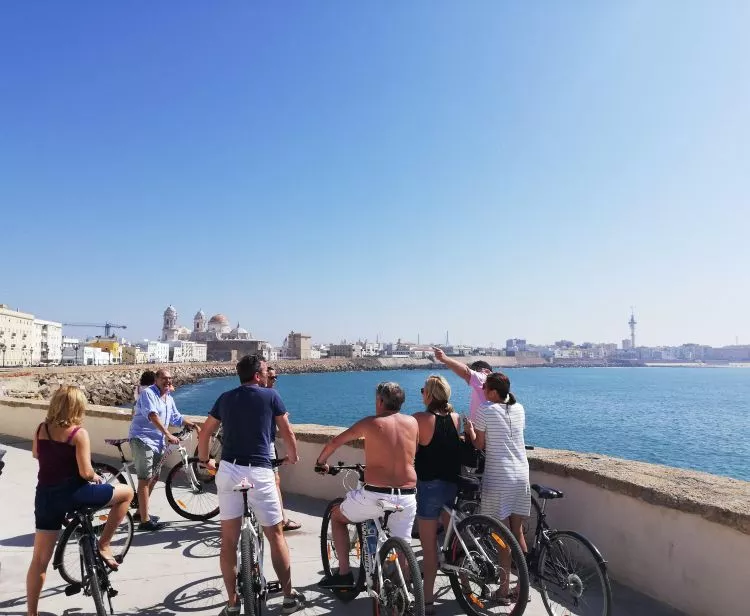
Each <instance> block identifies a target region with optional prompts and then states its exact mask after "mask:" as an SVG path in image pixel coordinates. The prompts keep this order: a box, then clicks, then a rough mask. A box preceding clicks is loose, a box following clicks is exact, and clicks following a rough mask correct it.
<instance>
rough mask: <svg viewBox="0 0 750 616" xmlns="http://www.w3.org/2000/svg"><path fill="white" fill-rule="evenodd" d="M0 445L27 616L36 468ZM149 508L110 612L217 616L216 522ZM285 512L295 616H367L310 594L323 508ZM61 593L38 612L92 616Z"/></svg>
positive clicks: (9, 549)
mask: <svg viewBox="0 0 750 616" xmlns="http://www.w3.org/2000/svg"><path fill="white" fill-rule="evenodd" d="M0 443H3V445H4V446H5V447H7V449H8V453H7V455H6V456H5V461H6V467H5V471H4V472H3V475H2V476H0V614H7V615H16V614H19V615H21V614H26V605H25V603H26V601H25V590H24V588H25V576H26V569H27V567H28V564H29V560H30V558H31V551H32V545H33V537H34V535H33V532H34V516H33V510H34V486H35V485H36V472H37V466H36V461H35V460H34V459H33V458H32V457H31V454H30V444H29V443H28V442H21V443H19V442H18V441H17V440H15V441H14V440H11V439H2V438H0ZM153 502H154V507H153V511H154V513H155V514H157V515H159V516H161V518H162V519H163V520H165V521H167V522H169V525H168V527H167V528H165V529H164V530H162V531H160V532H157V533H138V532H136V535H135V538H134V540H133V545H132V547H131V548H130V551H129V552H128V555H127V558H126V559H125V562H124V564H123V565H122V567H121V570H120V571H119V572H117V573H115V574H113V575H112V578H111V579H112V583H113V586H114V587H115V588H116V589H117V590H118V591H119V593H120V594H119V596H117V597H115V598H114V599H113V604H114V608H115V613H116V614H129V615H133V616H135V615H136V614H137V615H141V616H178V615H183V614H184V615H186V616H203V615H207V614H211V615H216V614H218V613H219V611H220V610H221V608H222V606H223V603H224V601H225V593H224V590H223V584H222V583H221V578H220V576H219V562H218V551H219V544H218V522H216V521H211V522H206V523H198V522H189V521H187V520H183V519H181V518H180V517H179V516H177V514H175V513H174V512H173V511H172V510H171V508H170V507H169V505H168V503H167V501H166V498H165V496H164V490H163V484H159V486H158V487H157V489H156V491H155V492H154V499H153ZM286 505H287V509H288V510H289V512H290V514H291V517H292V518H293V519H295V520H298V521H299V522H301V523H302V530H300V531H296V532H293V533H289V534H288V535H287V538H288V541H289V548H290V550H291V555H292V563H293V564H292V573H293V578H294V583H295V586H296V587H297V588H298V589H300V590H302V591H303V592H304V593H305V595H306V596H307V599H308V605H307V607H306V609H305V610H303V611H302V612H300V614H303V615H305V616H313V615H323V614H329V613H332V612H335V613H336V614H340V615H342V616H354V615H355V614H360V613H363V611H365V613H367V614H369V613H370V609H371V601H370V599H368V598H366V597H365V596H364V595H360V596H359V598H357V599H356V600H355V601H353V602H352V603H350V604H348V605H344V604H342V603H340V602H338V601H337V600H336V599H335V598H334V597H333V596H332V595H330V594H328V593H321V592H320V591H319V590H318V589H317V587H316V582H317V581H318V580H319V579H320V577H321V575H322V573H321V565H320V554H319V550H320V548H319V533H320V515H321V514H322V512H323V510H324V508H325V503H324V502H322V501H316V500H312V499H308V498H299V497H297V498H295V497H293V496H289V497H287V503H286ZM414 545H415V548H418V546H419V543H418V541H414ZM267 560H269V561H270V558H267ZM267 568H268V575H269V578H270V579H275V576H274V575H273V571H272V570H271V567H270V562H268V563H267ZM440 582H441V580H440V579H439V583H440ZM64 588H65V583H64V582H63V580H62V578H60V576H59V574H58V573H57V572H56V571H53V570H52V568H51V566H50V570H49V573H48V576H47V583H46V586H45V590H44V591H43V595H42V600H41V603H40V613H43V614H45V615H57V616H62V615H71V616H73V615H75V616H85V615H88V614H92V613H93V611H94V604H93V601H92V599H91V598H90V597H84V596H83V595H82V594H79V595H75V596H72V597H66V596H65V594H64ZM613 593H614V597H615V606H616V608H615V613H616V614H617V615H618V616H624V615H631V614H632V615H637V616H679V614H680V613H679V612H677V611H675V610H672V609H671V608H668V607H665V606H663V605H661V604H658V603H655V602H654V601H652V600H650V599H648V598H646V597H644V596H642V595H639V594H637V593H635V592H633V591H631V590H629V589H627V588H624V587H622V586H619V585H617V584H614V585H613ZM532 595H533V597H532V600H531V603H530V604H529V607H528V609H527V610H526V614H528V615H529V616H542V615H543V614H546V612H545V610H544V606H543V605H542V601H541V598H540V596H539V594H538V593H537V592H536V591H535V590H532ZM436 605H437V608H438V615H439V616H458V615H459V614H461V611H460V609H459V607H458V604H457V603H456V602H455V601H454V600H453V597H452V595H451V594H448V595H446V596H444V597H443V602H442V603H441V602H440V601H438V603H437V604H436ZM268 614H270V616H280V614H281V597H280V595H275V596H273V597H272V598H271V599H270V600H269V603H268Z"/></svg>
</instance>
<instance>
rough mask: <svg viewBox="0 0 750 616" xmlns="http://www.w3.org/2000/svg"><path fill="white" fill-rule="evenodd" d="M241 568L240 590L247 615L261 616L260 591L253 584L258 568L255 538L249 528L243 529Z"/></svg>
mask: <svg viewBox="0 0 750 616" xmlns="http://www.w3.org/2000/svg"><path fill="white" fill-rule="evenodd" d="M240 560H241V562H240V568H239V572H238V577H239V580H238V582H239V590H240V597H241V599H242V604H243V605H244V607H245V614H248V615H249V616H260V589H259V588H258V589H257V590H256V588H255V584H254V583H253V577H255V576H254V575H253V572H254V570H255V569H257V568H258V562H257V560H256V558H255V548H254V546H253V538H252V535H251V533H250V529H249V528H244V529H242V534H241V535H240Z"/></svg>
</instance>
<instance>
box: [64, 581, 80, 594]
mask: <svg viewBox="0 0 750 616" xmlns="http://www.w3.org/2000/svg"><path fill="white" fill-rule="evenodd" d="M79 592H81V585H80V584H71V585H70V586H66V587H65V596H66V597H72V596H73V595H77V594H78V593H79Z"/></svg>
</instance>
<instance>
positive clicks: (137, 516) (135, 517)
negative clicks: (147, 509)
mask: <svg viewBox="0 0 750 616" xmlns="http://www.w3.org/2000/svg"><path fill="white" fill-rule="evenodd" d="M148 519H149V520H153V521H154V522H158V521H159V516H158V515H150V516H148ZM140 521H141V514H140V513H135V514H133V522H140Z"/></svg>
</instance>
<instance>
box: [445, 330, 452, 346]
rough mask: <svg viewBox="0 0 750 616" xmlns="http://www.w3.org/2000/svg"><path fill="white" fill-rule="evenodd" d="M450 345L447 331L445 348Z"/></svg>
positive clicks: (446, 331)
mask: <svg viewBox="0 0 750 616" xmlns="http://www.w3.org/2000/svg"><path fill="white" fill-rule="evenodd" d="M450 345H451V343H450V341H449V340H448V330H445V346H450Z"/></svg>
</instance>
